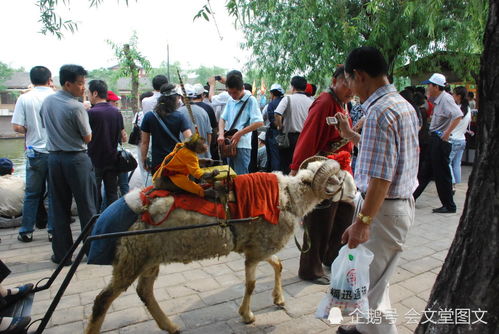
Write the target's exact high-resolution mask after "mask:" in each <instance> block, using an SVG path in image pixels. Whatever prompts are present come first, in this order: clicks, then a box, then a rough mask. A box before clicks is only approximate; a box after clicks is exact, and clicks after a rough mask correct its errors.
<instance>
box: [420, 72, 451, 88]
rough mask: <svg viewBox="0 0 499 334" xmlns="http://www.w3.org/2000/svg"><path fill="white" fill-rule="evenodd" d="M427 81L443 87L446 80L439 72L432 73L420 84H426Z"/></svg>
mask: <svg viewBox="0 0 499 334" xmlns="http://www.w3.org/2000/svg"><path fill="white" fill-rule="evenodd" d="M429 83H432V84H434V85H438V86H441V87H445V85H447V82H446V80H445V76H444V75H443V74H440V73H433V75H432V76H431V77H430V78H429V79H428V80H425V81H423V82H422V83H421V84H422V85H427V84H429Z"/></svg>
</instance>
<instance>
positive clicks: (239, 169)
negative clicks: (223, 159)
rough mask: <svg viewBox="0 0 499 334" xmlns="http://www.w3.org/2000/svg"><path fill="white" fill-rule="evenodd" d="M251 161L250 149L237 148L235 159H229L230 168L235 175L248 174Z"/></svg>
mask: <svg viewBox="0 0 499 334" xmlns="http://www.w3.org/2000/svg"><path fill="white" fill-rule="evenodd" d="M250 160H251V149H250V148H237V154H236V156H235V157H233V158H230V159H229V161H230V162H229V163H230V166H231V167H232V168H233V169H234V171H235V172H236V174H237V175H243V174H248V167H249V163H250Z"/></svg>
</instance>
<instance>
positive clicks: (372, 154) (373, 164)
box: [338, 47, 419, 334]
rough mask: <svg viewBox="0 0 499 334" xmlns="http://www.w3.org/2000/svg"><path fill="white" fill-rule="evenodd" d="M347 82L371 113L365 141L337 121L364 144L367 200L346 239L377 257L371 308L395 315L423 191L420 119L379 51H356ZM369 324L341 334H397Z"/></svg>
mask: <svg viewBox="0 0 499 334" xmlns="http://www.w3.org/2000/svg"><path fill="white" fill-rule="evenodd" d="M345 72H346V73H345V77H346V79H347V81H348V83H349V85H350V88H351V89H352V91H353V93H354V94H355V95H358V96H359V97H360V100H361V102H362V108H363V109H364V110H365V111H366V113H367V115H366V121H365V123H364V127H363V129H362V137H361V136H360V135H359V134H357V133H355V132H353V131H352V130H351V129H350V127H349V126H347V124H348V123H347V122H346V121H345V117H341V116H340V117H338V118H339V121H340V131H341V135H342V137H344V138H348V139H350V140H353V141H354V142H359V140H360V151H359V155H358V158H357V164H356V167H355V182H356V183H357V187H358V188H359V190H360V192H361V193H362V194H363V196H364V203H363V205H362V209H361V210H360V213H359V214H358V216H357V218H356V220H355V222H354V223H353V224H352V225H351V226H350V227H349V228H348V229H347V230H346V231H345V233H344V234H343V238H342V239H343V242H344V243H348V246H349V247H350V248H355V247H357V246H358V245H359V244H364V245H365V246H366V247H367V248H368V249H370V250H371V251H372V252H373V254H374V259H373V262H372V263H371V265H370V268H369V280H370V285H369V291H368V299H369V307H370V309H372V310H375V311H378V312H381V314H382V315H383V314H390V313H393V310H392V309H391V305H390V298H389V295H388V282H389V281H390V277H391V276H392V275H393V273H394V272H395V269H396V267H397V264H398V260H399V258H400V255H401V253H402V247H403V245H404V243H405V239H406V235H407V232H408V231H409V228H410V226H411V225H412V223H413V221H414V209H415V208H414V199H413V197H412V193H413V191H414V189H416V187H417V185H418V181H417V171H418V160H419V159H418V154H419V152H418V119H417V115H416V111H415V110H414V108H413V107H412V106H411V105H410V104H409V103H408V102H407V101H405V99H404V98H402V97H401V96H400V95H399V94H398V93H397V90H396V89H395V87H394V86H393V85H391V84H390V82H389V81H388V77H387V72H388V65H387V63H386V61H385V59H384V57H383V55H382V54H381V53H380V52H379V51H378V50H377V49H375V48H372V47H361V48H357V49H354V50H353V51H352V52H351V53H350V54H349V56H348V58H347V60H346V64H345ZM362 317H363V318H365V319H364V320H365V321H362V322H360V323H358V324H356V325H355V326H345V327H343V326H342V327H340V328H339V329H338V333H349V334H354V333H362V334H365V333H368V334H378V333H379V334H382V333H383V334H396V333H397V328H396V327H395V323H394V322H393V321H386V320H387V319H386V318H389V317H386V318H385V317H383V320H385V321H383V322H382V323H380V324H373V323H372V322H371V323H369V321H367V320H366V319H369V315H368V314H365V315H362Z"/></svg>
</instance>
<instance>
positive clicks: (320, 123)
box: [290, 66, 354, 285]
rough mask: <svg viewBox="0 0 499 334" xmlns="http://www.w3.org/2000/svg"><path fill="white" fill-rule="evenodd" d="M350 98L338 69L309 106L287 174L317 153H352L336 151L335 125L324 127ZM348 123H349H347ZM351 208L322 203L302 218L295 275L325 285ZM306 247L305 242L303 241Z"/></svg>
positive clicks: (347, 148)
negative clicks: (300, 250)
mask: <svg viewBox="0 0 499 334" xmlns="http://www.w3.org/2000/svg"><path fill="white" fill-rule="evenodd" d="M351 99H352V91H351V90H350V88H349V87H348V84H347V82H346V80H345V69H344V67H343V66H340V67H338V68H337V69H336V71H335V72H334V74H333V81H332V85H331V87H330V89H329V90H328V92H324V93H322V94H321V95H320V96H319V97H318V98H317V99H316V100H315V101H314V103H313V104H312V106H311V107H310V110H309V113H308V117H307V119H306V121H305V124H304V125H303V130H302V132H301V134H300V137H299V138H298V142H297V144H296V148H295V152H294V155H293V162H292V163H291V165H290V167H291V173H290V174H291V175H295V174H296V173H297V171H298V168H299V166H300V164H301V163H302V162H303V161H304V160H305V159H307V158H309V157H311V156H314V155H317V154H320V155H329V154H331V153H338V152H341V151H346V152H348V153H350V154H351V153H352V149H353V143H352V142H350V141H347V142H346V143H345V144H344V145H343V146H340V147H339V149H337V150H336V152H333V150H334V147H337V146H338V145H341V144H342V143H344V142H345V141H342V140H343V139H342V137H341V136H340V133H339V131H338V129H337V127H336V126H334V125H328V124H327V123H326V117H334V116H335V115H336V114H337V113H341V114H345V115H347V117H349V116H348V112H347V111H346V110H345V107H344V106H345V104H346V103H348V102H349V101H350V100H351ZM350 122H351V121H350ZM353 213H354V208H353V206H352V205H350V204H348V203H341V202H336V203H333V202H331V201H329V200H326V201H324V202H322V203H320V204H319V205H318V206H317V208H316V209H315V210H314V211H312V212H311V213H310V214H308V215H307V216H306V217H305V218H304V219H303V225H304V227H305V228H308V230H309V235H310V243H311V244H310V247H311V248H310V250H309V251H308V252H307V253H302V254H301V257H300V268H299V271H298V276H299V277H300V278H301V279H303V280H307V281H311V282H313V283H316V284H324V285H327V284H329V279H328V278H327V277H326V276H325V273H324V270H323V268H322V265H323V264H324V265H325V266H328V267H330V266H331V264H332V263H333V261H334V259H335V258H336V256H337V255H338V251H339V249H340V248H341V246H342V245H341V236H342V234H343V232H344V231H345V230H346V228H347V227H348V226H350V224H351V223H352V218H353ZM303 244H304V246H303V247H304V248H308V247H309V246H308V245H306V244H308V241H307V240H305V238H304V241H303Z"/></svg>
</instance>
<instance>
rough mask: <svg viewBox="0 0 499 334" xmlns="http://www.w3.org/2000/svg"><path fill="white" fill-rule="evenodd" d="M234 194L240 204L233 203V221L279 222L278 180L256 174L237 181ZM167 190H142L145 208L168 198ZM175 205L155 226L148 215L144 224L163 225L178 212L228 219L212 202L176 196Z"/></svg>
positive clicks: (144, 215) (231, 210)
mask: <svg viewBox="0 0 499 334" xmlns="http://www.w3.org/2000/svg"><path fill="white" fill-rule="evenodd" d="M234 192H235V194H236V202H235V203H229V209H230V212H231V216H232V217H231V218H233V219H242V218H250V217H262V218H263V219H265V220H266V221H268V222H269V223H271V224H277V223H278V221H279V213H280V210H279V184H278V182H277V176H276V175H275V174H270V173H254V174H246V175H239V176H237V177H235V178H234ZM168 195H169V192H168V191H166V190H155V189H153V187H152V186H151V187H148V188H145V189H143V190H142V192H141V198H142V204H143V205H144V206H145V207H148V206H149V205H150V203H151V202H150V201H151V200H152V199H153V198H156V197H165V196H168ZM173 198H174V202H173V204H172V206H171V207H170V210H169V211H168V214H167V215H166V216H165V217H164V218H163V219H162V220H161V221H160V222H154V221H153V219H152V217H151V216H150V214H149V212H148V211H145V212H144V213H143V214H142V221H144V222H146V223H148V224H150V225H155V226H157V225H160V224H162V223H163V222H164V221H165V220H166V219H167V218H168V216H169V215H170V213H171V212H172V211H173V210H175V209H177V208H180V209H184V210H188V211H196V212H199V213H201V214H203V215H207V216H210V217H217V218H220V219H225V210H224V207H223V205H222V204H219V203H214V202H210V201H208V200H206V199H204V198H203V197H199V196H195V195H190V194H176V195H173Z"/></svg>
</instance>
